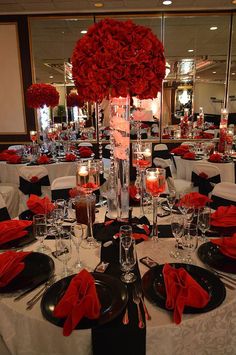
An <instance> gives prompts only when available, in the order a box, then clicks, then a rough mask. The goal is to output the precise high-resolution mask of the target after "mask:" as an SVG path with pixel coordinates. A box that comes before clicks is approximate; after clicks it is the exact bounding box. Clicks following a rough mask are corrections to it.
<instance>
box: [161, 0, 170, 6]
mask: <svg viewBox="0 0 236 355" xmlns="http://www.w3.org/2000/svg"><path fill="white" fill-rule="evenodd" d="M162 4H163V5H166V6H168V5H171V4H172V1H171V0H164V1H162Z"/></svg>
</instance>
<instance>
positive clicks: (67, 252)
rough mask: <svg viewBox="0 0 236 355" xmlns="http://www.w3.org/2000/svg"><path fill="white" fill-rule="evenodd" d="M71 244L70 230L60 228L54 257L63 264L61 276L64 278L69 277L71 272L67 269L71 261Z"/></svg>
mask: <svg viewBox="0 0 236 355" xmlns="http://www.w3.org/2000/svg"><path fill="white" fill-rule="evenodd" d="M71 254H72V242H71V232H70V229H68V227H67V228H65V227H64V228H62V230H61V234H60V236H59V238H58V239H57V243H56V256H57V259H58V260H59V261H61V262H62V263H63V271H62V274H61V276H62V277H66V276H68V275H70V273H71V270H70V269H68V265H67V264H68V261H69V260H70V259H71Z"/></svg>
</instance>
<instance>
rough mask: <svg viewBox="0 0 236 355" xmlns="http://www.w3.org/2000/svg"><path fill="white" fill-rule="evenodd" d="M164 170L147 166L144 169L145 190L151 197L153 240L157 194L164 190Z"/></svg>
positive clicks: (155, 228) (155, 232)
mask: <svg viewBox="0 0 236 355" xmlns="http://www.w3.org/2000/svg"><path fill="white" fill-rule="evenodd" d="M165 174H166V171H165V169H161V168H148V169H147V170H146V190H147V192H149V193H150V195H152V198H153V228H152V232H151V237H152V238H153V240H154V241H157V240H158V229H157V204H158V197H159V195H160V194H161V193H162V192H164V191H165V187H166V179H165Z"/></svg>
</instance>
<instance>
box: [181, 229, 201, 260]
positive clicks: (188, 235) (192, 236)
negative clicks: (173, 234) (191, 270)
mask: <svg viewBox="0 0 236 355" xmlns="http://www.w3.org/2000/svg"><path fill="white" fill-rule="evenodd" d="M181 240H182V247H183V249H184V250H186V252H187V256H186V257H184V259H183V261H185V262H188V263H192V262H193V261H192V253H193V251H194V250H195V249H196V248H197V246H198V233H197V226H196V224H191V226H187V225H185V227H184V233H183V236H182V238H181Z"/></svg>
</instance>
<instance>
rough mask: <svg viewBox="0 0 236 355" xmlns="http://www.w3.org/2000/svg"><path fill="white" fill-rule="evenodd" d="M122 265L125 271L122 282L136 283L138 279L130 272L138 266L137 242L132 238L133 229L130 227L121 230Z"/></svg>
mask: <svg viewBox="0 0 236 355" xmlns="http://www.w3.org/2000/svg"><path fill="white" fill-rule="evenodd" d="M120 264H121V269H122V270H124V273H123V274H122V275H121V281H123V282H125V283H132V282H134V281H135V280H136V279H137V277H136V275H135V274H134V273H132V272H130V271H131V270H132V268H133V267H134V266H135V264H136V253H135V240H134V239H133V238H132V228H131V226H128V225H127V226H122V227H121V228H120Z"/></svg>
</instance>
